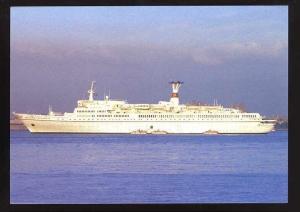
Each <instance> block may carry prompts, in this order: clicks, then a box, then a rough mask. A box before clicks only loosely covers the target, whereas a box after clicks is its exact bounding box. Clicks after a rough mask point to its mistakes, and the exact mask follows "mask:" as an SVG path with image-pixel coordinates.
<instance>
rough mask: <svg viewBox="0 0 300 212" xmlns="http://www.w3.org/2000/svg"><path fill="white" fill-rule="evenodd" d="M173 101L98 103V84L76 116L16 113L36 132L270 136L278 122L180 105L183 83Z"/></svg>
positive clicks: (232, 110) (227, 110)
mask: <svg viewBox="0 0 300 212" xmlns="http://www.w3.org/2000/svg"><path fill="white" fill-rule="evenodd" d="M171 84H172V89H173V92H172V94H171V99H170V101H160V102H159V103H158V104H128V103H127V102H126V101H122V100H111V99H110V98H109V97H108V96H106V97H105V98H104V99H103V100H94V93H95V92H94V82H92V86H91V89H90V90H89V91H88V93H89V99H88V100H79V101H78V102H77V104H78V105H77V107H76V108H75V109H74V112H73V113H63V114H61V113H55V112H53V111H52V110H51V109H49V114H48V115H38V114H24V113H14V115H15V116H16V118H17V119H19V120H21V121H22V122H23V124H24V125H25V126H26V128H27V129H28V130H29V131H30V132H32V133H126V134H235V133H237V134H242V133H268V132H271V131H273V130H274V126H275V123H276V120H264V119H263V117H262V116H261V115H260V114H259V113H246V112H243V111H241V110H239V109H235V108H225V107H223V106H221V105H210V106H204V105H184V104H179V95H178V91H179V87H180V85H181V84H182V82H179V81H176V82H171Z"/></svg>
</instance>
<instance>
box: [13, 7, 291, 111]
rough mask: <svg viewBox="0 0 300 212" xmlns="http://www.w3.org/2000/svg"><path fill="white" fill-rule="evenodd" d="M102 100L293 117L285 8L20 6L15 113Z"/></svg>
mask: <svg viewBox="0 0 300 212" xmlns="http://www.w3.org/2000/svg"><path fill="white" fill-rule="evenodd" d="M92 80H95V81H96V91H97V93H98V97H97V98H101V99H102V98H103V94H104V93H105V92H106V93H108V91H110V95H111V98H115V99H124V100H128V102H131V103H144V102H145V103H157V102H158V101H160V100H169V97H170V92H171V89H170V85H169V84H168V82H169V81H170V80H181V81H184V85H183V86H182V87H181V90H180V101H181V103H187V102H191V101H198V102H202V103H213V100H214V99H218V102H219V103H221V104H223V105H225V106H230V105H232V104H237V103H242V104H244V105H245V107H246V109H247V111H249V112H259V113H262V114H263V115H275V114H279V115H287V111H288V109H287V107H288V91H287V89H288V7H287V6H219V7H215V6H208V7H204V6H194V7H188V6H182V7H181V6H176V7H175V6H171V7H165V6H160V7H127V6H126V7H26V8H25V7H13V8H12V9H11V91H10V94H11V111H16V112H35V113H47V112H48V105H52V107H53V110H54V111H61V112H65V111H68V112H71V111H73V109H74V107H75V106H76V102H77V100H79V99H87V98H88V95H87V90H88V89H89V87H90V83H91V81H92Z"/></svg>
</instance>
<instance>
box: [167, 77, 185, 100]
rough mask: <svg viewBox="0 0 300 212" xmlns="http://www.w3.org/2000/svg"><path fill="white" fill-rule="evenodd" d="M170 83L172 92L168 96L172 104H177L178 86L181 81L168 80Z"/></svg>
mask: <svg viewBox="0 0 300 212" xmlns="http://www.w3.org/2000/svg"><path fill="white" fill-rule="evenodd" d="M169 83H170V84H171V85H172V94H171V98H170V102H171V103H173V104H174V105H179V95H178V92H179V87H180V85H181V84H183V82H180V81H172V82H169Z"/></svg>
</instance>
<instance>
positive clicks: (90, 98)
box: [88, 81, 96, 101]
mask: <svg viewBox="0 0 300 212" xmlns="http://www.w3.org/2000/svg"><path fill="white" fill-rule="evenodd" d="M94 83H96V81H92V85H91V89H90V90H88V93H89V101H94V94H95V91H94Z"/></svg>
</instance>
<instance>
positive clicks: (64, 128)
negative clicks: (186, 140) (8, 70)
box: [21, 119, 274, 134]
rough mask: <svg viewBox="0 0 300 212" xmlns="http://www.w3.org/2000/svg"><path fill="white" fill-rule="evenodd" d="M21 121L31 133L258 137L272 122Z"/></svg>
mask: <svg viewBox="0 0 300 212" xmlns="http://www.w3.org/2000/svg"><path fill="white" fill-rule="evenodd" d="M21 121H22V122H23V123H24V125H25V126H26V128H27V129H28V130H29V131H30V132H32V133H99V134H100V133H118V134H119V133H126V134H136V133H135V132H142V133H139V134H160V133H159V132H163V133H161V134H210V132H214V134H244V133H250V134H258V133H269V132H271V131H272V130H274V123H263V122H260V121H214V122H211V121H57V120H36V119H23V120H21Z"/></svg>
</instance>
